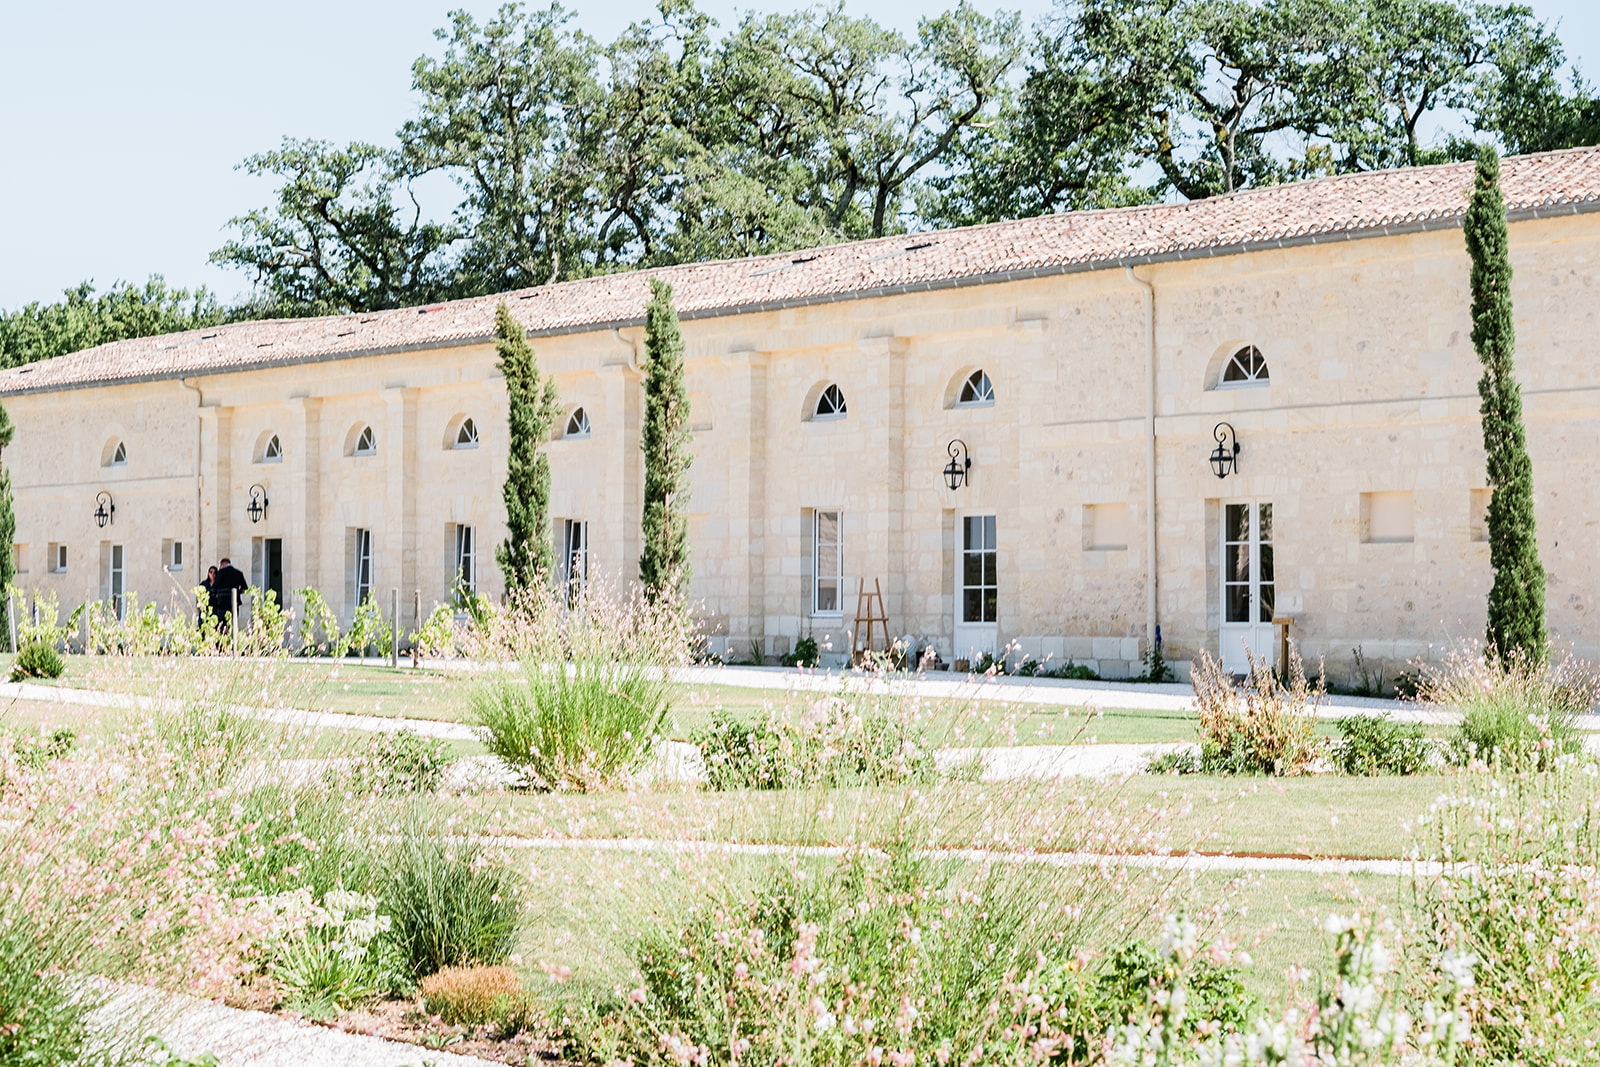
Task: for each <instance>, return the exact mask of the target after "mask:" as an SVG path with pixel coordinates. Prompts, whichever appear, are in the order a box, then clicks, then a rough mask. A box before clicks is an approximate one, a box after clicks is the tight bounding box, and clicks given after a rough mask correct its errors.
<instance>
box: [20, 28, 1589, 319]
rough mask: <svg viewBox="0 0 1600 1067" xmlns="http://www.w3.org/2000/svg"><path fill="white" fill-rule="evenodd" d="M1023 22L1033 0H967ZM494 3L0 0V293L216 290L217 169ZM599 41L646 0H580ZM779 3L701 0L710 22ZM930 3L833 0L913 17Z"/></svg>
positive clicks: (260, 189) (369, 128) (316, 129)
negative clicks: (121, 282) (146, 283)
mask: <svg viewBox="0 0 1600 1067" xmlns="http://www.w3.org/2000/svg"><path fill="white" fill-rule="evenodd" d="M977 2H978V6H979V7H980V8H982V9H984V10H987V11H993V10H994V9H996V8H997V7H1004V8H1008V9H1012V10H1018V9H1020V10H1021V11H1022V12H1023V15H1024V16H1025V18H1027V19H1028V20H1029V21H1032V19H1033V18H1034V17H1036V16H1037V15H1039V14H1041V13H1043V12H1045V11H1047V10H1049V8H1050V3H1049V0H1020V2H1010V3H1002V2H999V0H977ZM462 6H464V7H466V8H468V9H469V10H471V11H473V12H474V13H475V14H477V15H479V16H484V15H487V14H489V13H491V12H492V11H493V10H494V9H495V8H496V7H498V2H497V0H489V2H480V0H387V2H385V3H381V4H379V3H371V2H368V3H358V2H353V0H275V2H273V3H271V4H256V5H248V4H238V3H227V2H225V0H211V2H200V0H161V2H143V3H137V2H135V3H129V2H127V0H100V2H96V0H53V2H51V3H48V4H46V3H39V2H26V0H0V102H3V103H0V107H3V110H0V121H3V123H4V140H3V142H0V143H3V145H4V148H3V149H0V308H6V309H10V308H15V307H17V306H19V305H21V304H23V303H26V302H28V301H32V300H53V299H55V298H57V297H58V295H59V294H60V291H61V290H62V289H63V288H65V287H66V286H69V285H73V284H75V283H77V282H79V281H81V280H83V279H85V278H91V279H93V280H94V281H95V282H96V283H97V284H99V285H101V286H102V287H103V286H106V285H109V284H110V283H111V282H113V281H115V280H117V279H129V280H135V281H143V280H144V278H145V277H146V276H147V275H149V274H150V273H152V272H157V273H162V274H165V275H166V276H167V280H168V281H169V282H172V283H174V284H177V285H184V286H195V285H202V284H203V285H207V286H210V287H211V288H212V289H213V290H215V291H217V292H218V293H219V295H220V296H221V297H222V298H223V299H225V300H231V299H232V298H234V297H235V296H237V295H239V294H240V293H242V292H244V291H245V290H246V289H248V287H249V279H248V278H247V277H245V276H244V275H243V274H241V273H237V272H231V271H223V270H220V269H218V268H216V267H213V266H211V265H210V264H209V263H207V262H206V257H207V256H208V255H209V254H210V252H211V251H212V250H213V249H215V248H216V247H217V246H218V245H220V244H222V242H223V241H224V240H225V237H226V235H225V232H224V227H225V224H226V222H227V220H228V218H229V217H231V216H233V215H236V214H241V213H243V212H244V211H246V210H248V209H250V208H252V207H257V206H261V205H264V204H266V203H267V202H268V200H269V198H270V195H271V187H270V185H269V184H268V183H266V182H265V181H262V180H259V179H253V178H250V177H249V176H247V175H245V174H243V173H241V172H238V171H236V170H235V169H234V167H235V165H236V164H237V163H238V162H239V161H240V160H241V159H243V158H244V157H245V156H247V155H249V154H251V153H253V152H258V151H262V150H264V149H268V148H271V147H273V146H275V145H276V144H277V143H278V141H279V140H280V138H281V137H283V136H284V135H286V134H287V135H293V136H296V137H316V138H323V139H327V140H333V141H349V140H355V139H363V140H369V141H375V142H377V143H380V144H384V143H388V141H389V140H390V138H391V137H392V136H393V133H394V131H395V130H396V129H397V128H398V127H399V125H400V124H401V123H402V122H403V121H404V120H405V119H406V118H408V117H409V116H410V114H411V113H412V109H413V107H414V103H413V100H412V97H411V94H410V85H411V82H410V69H411V63H412V61H413V60H414V59H415V58H416V57H417V56H418V55H420V54H421V53H423V52H425V51H430V50H432V49H433V48H434V47H435V45H436V42H435V41H434V40H433V36H432V34H433V30H434V29H435V28H436V27H438V26H441V25H443V24H444V23H445V21H446V14H447V12H448V11H449V10H450V9H451V8H455V7H462ZM570 6H574V7H576V9H577V11H578V23H579V24H580V25H581V26H582V27H583V28H584V29H585V30H587V31H588V32H590V33H591V34H593V35H595V36H597V37H599V38H601V39H602V40H609V39H610V38H612V37H614V36H615V35H616V33H617V32H618V31H619V30H620V29H622V27H624V26H625V25H627V23H628V22H630V21H632V20H634V19H638V18H643V17H646V16H648V15H649V14H650V13H651V12H652V10H653V7H654V5H653V3H652V2H651V0H611V2H608V3H591V2H583V0H579V2H577V3H575V4H572V5H570ZM794 6H798V5H797V4H796V3H795V0H769V2H758V3H754V4H751V3H743V2H741V3H734V2H732V0H702V3H701V7H702V8H703V9H704V10H706V11H709V12H710V13H711V14H712V15H714V16H715V17H716V18H717V19H718V21H719V22H721V23H722V24H723V25H724V26H726V25H730V24H732V23H733V22H735V21H737V18H738V14H739V13H740V12H742V11H745V10H749V9H751V8H754V9H756V10H763V11H766V10H777V9H779V8H780V7H784V8H788V7H794ZM948 6H949V4H948V3H946V2H943V0H923V2H919V3H910V2H906V0H881V2H877V3H870V4H868V3H862V2H861V0H850V3H849V8H850V10H851V11H853V12H856V13H860V12H864V11H865V12H870V13H871V14H872V15H873V16H874V17H875V18H877V19H879V20H880V21H883V22H886V23H889V24H891V25H894V26H897V27H899V28H901V29H904V30H911V29H913V28H914V27H915V26H916V23H917V19H918V18H919V17H920V16H922V15H926V14H930V13H933V12H936V11H940V10H943V9H944V8H946V7H948ZM1532 6H1533V8H1534V10H1535V11H1537V12H1538V13H1539V15H1540V16H1541V17H1543V18H1548V19H1560V20H1561V23H1562V37H1563V39H1564V40H1565V42H1566V44H1567V48H1568V52H1569V54H1570V55H1572V56H1573V57H1575V58H1576V59H1577V60H1578V61H1579V62H1580V63H1581V65H1582V66H1583V67H1584V68H1585V69H1588V70H1593V69H1595V68H1596V67H1600V9H1597V8H1600V5H1595V4H1594V2H1593V0H1532Z"/></svg>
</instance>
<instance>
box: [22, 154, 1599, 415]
mask: <svg viewBox="0 0 1600 1067" xmlns="http://www.w3.org/2000/svg"><path fill="white" fill-rule="evenodd" d="M1471 175H1472V165H1471V164H1467V163H1461V164H1447V165H1444V166H1435V167H1417V168H1411V169H1406V170H1391V171H1379V172H1376V173H1371V174H1353V175H1342V176H1339V177H1333V178H1322V179H1318V180H1316V181H1307V182H1299V183H1296V184H1292V185H1278V186H1272V187H1269V188H1263V189H1254V190H1249V191H1246V192H1242V193H1235V194H1233V195H1231V196H1219V197H1214V198H1212V199H1209V200H1197V201H1190V202H1187V203H1181V204H1160V205H1154V206H1150V207H1137V208H1122V209H1117V210H1112V211H1081V212H1071V213H1065V214H1059V215H1048V216H1044V217H1042V218H1032V219H1018V220H1016V221H1012V222H997V223H991V224H989V225H986V226H972V227H967V228H964V229H957V230H940V231H934V232H929V233H917V234H908V235H903V236H896V237H885V238H880V239H877V240H871V241H857V242H853V243H850V244H839V245H832V246H829V247H825V248H817V249H812V250H810V251H805V252H786V253H782V254H780V255H769V256H758V257H754V258H750V259H738V260H723V261H720V262H714V263H694V264H686V265H683V266H676V267H666V268H661V269H657V270H650V271H633V272H629V273H623V274H612V275H605V276H601V277H596V278H586V279H582V280H579V281H572V282H563V283H560V284H558V285H548V286H543V287H540V288H536V289H524V290H519V291H516V292H512V293H506V294H504V295H503V297H502V296H489V297H478V298H474V299H470V300H456V301H451V302H449V303H445V304H440V305H436V306H433V307H427V308H404V309H400V310H396V311H380V312H371V313H368V314H364V315H342V316H330V317H326V318H315V319H277V320H270V321H265V322H242V323H237V324H233V325H227V326H219V327H215V328H213V329H209V330H198V331H192V332H189V333H180V334H168V335H165V336H161V337H145V338H139V339H135V340H129V341H117V342H113V343H111V344H106V345H101V346H99V347H97V348H91V349H86V350H85V351H82V352H75V353H72V354H71V355H66V356H61V357H58V358H56V359H51V360H46V361H43V362H40V363H35V364H33V365H31V366H29V367H21V368H13V369H11V370H7V371H3V372H0V395H3V394H15V393H24V392H41V391H49V390H56V389H70V388H77V387H82V386H87V385H95V384H102V383H110V382H118V381H122V382H127V381H142V380H150V379H158V378H174V377H179V376H185V377H186V376H191V375H203V374H217V373H226V372H228V371H234V370H242V369H246V368H253V367H263V366H274V365H283V364H292V363H299V362H309V361H315V360H327V359H341V358H350V357H354V356H360V355H366V354H372V353H377V352H390V351H405V350H412V349H425V348H433V347H446V346H450V345H456V344H465V343H472V342H476V341H481V340H483V339H485V338H487V337H488V336H489V335H490V334H491V333H492V332H493V329H494V309H495V305H496V304H497V303H498V302H499V301H500V300H501V299H505V300H506V301H507V302H508V303H509V304H510V306H511V309H512V312H513V313H514V314H515V315H516V317H517V319H518V320H520V321H521V322H522V323H523V324H525V325H526V326H527V327H528V329H529V330H530V331H531V332H533V333H535V334H546V335H548V334H558V333H569V332H575V331H582V330H587V329H596V328H605V327H610V326H617V325H626V324H633V323H637V322H639V321H642V318H643V313H644V304H645V301H646V299H647V298H648V296H649V284H648V281H649V279H650V278H652V277H659V278H662V279H664V280H666V281H668V282H670V283H671V284H672V287H673V291H674V295H675V298H676V300H677V304H678V311H679V314H680V315H681V316H682V317H683V318H685V319H690V318H703V317H709V316H715V315H727V314H737V313H740V312H748V311H755V310H762V309H770V308H777V307H792V306H796V305H802V304H815V303H824V302H828V301H834V300H851V299H860V298H863V297H869V296H879V295H886V294H891V293H896V292H910V291H917V290H926V289H937V288H943V287H947V286H956V285H968V284H979V283H984V282H995V281H1001V280H1005V279H1008V278H1019V277H1029V276H1039V275H1046V274H1058V273H1070V272H1073V271H1082V270H1096V269H1104V268H1108V267H1115V266H1118V265H1121V264H1125V263H1126V264H1134V263H1147V262H1154V261H1160V260H1171V259H1187V258H1193V257H1199V256H1215V255H1228V254H1233V253H1238V252H1243V251H1250V250H1253V249H1259V248H1270V247H1281V246H1284V245H1292V244H1301V243H1307V242H1312V241H1329V240H1350V239H1357V238H1363V237H1374V236H1382V235H1385V234H1392V233H1403V232H1410V231H1415V230H1421V229H1434V228H1441V227H1446V226H1456V225H1459V224H1460V219H1461V215H1462V212H1463V211H1464V210H1465V207H1466V198H1467V192H1468V188H1469V185H1470V182H1471ZM1503 186H1504V190H1505V196H1506V201H1507V207H1508V209H1509V211H1510V212H1511V214H1512V216H1513V217H1514V218H1515V217H1533V216H1542V215H1549V214H1564V213H1573V212H1579V211H1591V210H1600V148H1578V149H1569V150H1567V151H1562V152H1547V153H1542V154H1539V155H1530V156H1519V157H1512V158H1509V159H1507V160H1505V162H1504V167H1503Z"/></svg>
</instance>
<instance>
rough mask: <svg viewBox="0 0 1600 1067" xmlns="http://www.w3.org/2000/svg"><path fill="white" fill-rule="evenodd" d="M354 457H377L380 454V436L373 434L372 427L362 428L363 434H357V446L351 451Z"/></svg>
mask: <svg viewBox="0 0 1600 1067" xmlns="http://www.w3.org/2000/svg"><path fill="white" fill-rule="evenodd" d="M350 454H351V455H352V456H375V455H377V454H378V435H377V434H375V433H373V432H372V427H371V426H363V427H361V432H360V433H358V434H356V445H355V448H354V449H352V450H351V452H350Z"/></svg>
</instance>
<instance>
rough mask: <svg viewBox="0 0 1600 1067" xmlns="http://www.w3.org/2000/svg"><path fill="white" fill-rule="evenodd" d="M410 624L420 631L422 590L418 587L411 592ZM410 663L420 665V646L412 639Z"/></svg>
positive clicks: (414, 665)
mask: <svg viewBox="0 0 1600 1067" xmlns="http://www.w3.org/2000/svg"><path fill="white" fill-rule="evenodd" d="M411 624H412V625H413V626H415V627H416V632H417V633H419V634H420V633H421V632H422V590H420V589H418V590H416V591H415V592H414V593H413V594H412V601H411ZM411 665H412V666H413V667H420V666H422V646H421V645H420V644H419V643H417V641H415V640H413V641H412V642H411Z"/></svg>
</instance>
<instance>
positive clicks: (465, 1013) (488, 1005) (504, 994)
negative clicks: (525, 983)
mask: <svg viewBox="0 0 1600 1067" xmlns="http://www.w3.org/2000/svg"><path fill="white" fill-rule="evenodd" d="M417 991H418V992H419V993H420V994H421V995H422V1005H423V1008H424V1009H425V1010H426V1011H427V1012H428V1014H429V1015H437V1016H439V1017H440V1018H441V1019H442V1020H444V1022H445V1023H447V1024H449V1025H451V1026H456V1025H465V1026H480V1025H483V1024H485V1023H488V1024H492V1025H493V1026H494V1027H495V1029H496V1030H498V1031H499V1033H500V1034H501V1035H502V1036H507V1037H509V1036H512V1035H515V1034H517V1033H519V1032H520V1031H522V1030H525V1029H527V1028H528V1024H529V1022H530V1021H531V1019H530V1017H531V1015H532V1007H533V1001H532V998H531V997H530V996H529V995H528V993H527V991H526V990H524V989H523V988H522V981H521V980H520V979H519V978H518V977H517V972H515V971H513V970H512V969H511V968H510V967H446V968H444V969H443V970H441V971H439V972H438V973H437V974H431V975H429V976H428V977H426V978H424V979H423V980H422V982H421V983H420V984H419V985H418V988H417Z"/></svg>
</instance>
